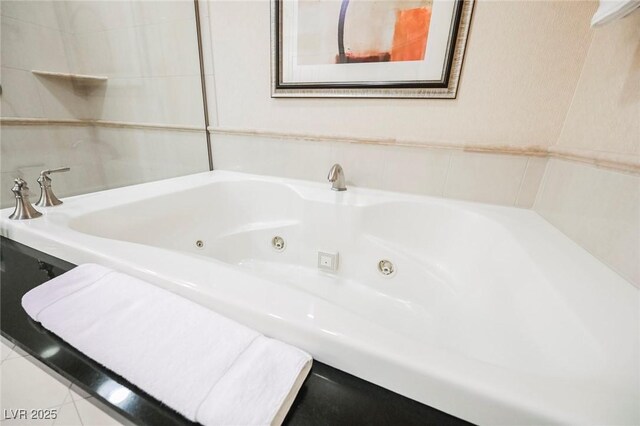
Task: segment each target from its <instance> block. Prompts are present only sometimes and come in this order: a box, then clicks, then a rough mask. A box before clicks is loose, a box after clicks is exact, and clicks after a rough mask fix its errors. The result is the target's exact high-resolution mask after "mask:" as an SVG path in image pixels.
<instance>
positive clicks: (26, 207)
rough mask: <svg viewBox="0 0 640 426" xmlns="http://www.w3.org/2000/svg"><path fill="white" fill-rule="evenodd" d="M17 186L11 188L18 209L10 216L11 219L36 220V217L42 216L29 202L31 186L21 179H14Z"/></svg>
mask: <svg viewBox="0 0 640 426" xmlns="http://www.w3.org/2000/svg"><path fill="white" fill-rule="evenodd" d="M14 182H15V185H13V188H11V191H12V192H13V193H14V194H15V196H16V208H15V210H14V211H13V213H11V216H9V219H12V220H24V219H35V218H36V217H40V216H42V213H40V212H39V211H38V210H36V209H34V208H33V206H32V205H31V202H29V186H28V185H27V182H25V181H24V180H22V179H21V178H16V179H14Z"/></svg>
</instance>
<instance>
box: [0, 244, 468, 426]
mask: <svg viewBox="0 0 640 426" xmlns="http://www.w3.org/2000/svg"><path fill="white" fill-rule="evenodd" d="M0 238H1V246H0V262H1V264H0V265H1V266H0V303H1V305H0V328H1V330H2V336H3V337H5V338H6V339H8V340H10V341H11V342H13V343H15V344H16V345H17V346H18V347H19V348H21V349H22V350H24V351H26V352H27V353H29V354H30V355H32V356H33V357H34V358H35V359H37V360H39V361H40V362H42V363H43V364H44V365H45V366H46V367H48V368H50V369H51V370H53V371H54V372H55V375H59V376H60V377H61V378H62V380H68V381H69V382H70V383H71V384H72V386H73V387H74V388H77V389H79V390H80V391H84V392H86V393H88V394H90V395H92V396H94V397H96V399H97V400H98V401H101V402H102V403H104V404H105V406H106V408H107V409H108V410H109V411H111V410H112V412H111V413H112V414H113V415H115V416H116V417H120V416H122V417H123V418H124V419H127V420H129V421H131V422H132V423H134V424H140V425H191V424H195V423H193V422H191V421H189V420H187V419H185V418H184V417H183V416H181V415H180V414H178V413H176V412H175V411H173V410H172V409H170V408H169V407H167V406H166V405H164V404H162V403H161V402H159V401H158V400H156V399H154V398H153V397H151V396H150V395H148V394H147V393H145V392H144V391H143V390H141V389H139V388H137V387H136V386H135V385H133V384H131V383H129V382H128V381H126V380H125V379H123V378H122V377H120V376H118V375H117V374H115V373H113V372H112V371H110V370H108V369H107V368H105V367H103V366H101V365H99V364H98V363H96V362H94V361H93V360H91V359H90V358H88V357H86V356H84V355H83V354H82V353H80V352H79V351H77V350H76V349H74V348H73V347H72V346H70V345H68V344H67V343H65V342H64V341H63V340H61V339H59V338H58V337H57V336H55V335H54V334H53V333H51V332H49V331H47V330H45V329H44V328H42V327H41V326H40V325H39V324H38V323H36V322H34V321H32V320H31V319H30V318H29V317H28V315H27V314H26V312H25V311H24V310H23V309H22V306H21V304H20V300H21V298H22V295H24V294H25V293H26V292H27V291H29V290H30V289H32V288H34V287H36V286H38V285H40V284H42V283H43V282H45V281H47V280H49V279H51V278H53V277H55V276H58V275H60V274H62V273H64V272H66V271H68V270H70V269H72V268H73V267H74V266H75V265H73V264H71V263H68V262H65V261H63V260H60V259H58V258H55V257H53V256H50V255H47V254H45V253H42V252H39V251H37V250H34V249H32V248H30V247H27V246H24V245H22V244H20V243H17V242H15V241H12V240H9V239H7V238H4V237H0ZM120 388H126V389H128V390H129V391H130V392H129V393H128V396H127V397H126V398H125V399H124V400H123V401H119V402H118V401H113V402H110V401H109V397H110V395H113V393H114V391H115V390H117V389H120ZM33 408H38V407H33ZM103 408H104V407H103ZM284 424H286V425H326V424H331V425H350V426H352V425H365V424H366V425H468V424H469V423H467V422H465V421H464V420H460V419H458V418H456V417H453V416H450V415H448V414H446V413H443V412H442V411H439V410H437V409H435V408H432V407H429V406H426V405H423V404H420V403H419V402H416V401H413V400H411V399H408V398H405V397H403V396H401V395H398V394H396V393H394V392H391V391H389V390H386V389H384V388H381V387H379V386H376V385H374V384H372V383H369V382H367V381H364V380H362V379H359V378H357V377H355V376H352V375H350V374H347V373H345V372H343V371H340V370H337V369H335V368H332V367H330V366H328V365H325V364H322V363H320V362H318V361H314V363H313V367H312V369H311V373H310V374H309V377H308V378H307V380H306V381H305V383H304V384H303V386H302V388H301V390H300V392H299V394H298V396H297V398H296V400H295V402H294V403H293V406H292V407H291V410H290V411H289V414H288V415H287V417H286V419H285V422H284Z"/></svg>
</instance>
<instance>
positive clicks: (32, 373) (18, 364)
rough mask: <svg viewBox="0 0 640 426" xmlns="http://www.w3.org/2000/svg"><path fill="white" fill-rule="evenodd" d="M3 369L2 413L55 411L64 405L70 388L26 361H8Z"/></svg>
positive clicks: (21, 359) (0, 387) (20, 359)
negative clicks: (11, 411) (12, 411)
mask: <svg viewBox="0 0 640 426" xmlns="http://www.w3.org/2000/svg"><path fill="white" fill-rule="evenodd" d="M0 368H1V369H2V383H0V397H1V399H0V401H1V403H0V404H1V406H2V407H1V408H2V409H18V408H24V409H27V410H29V409H46V408H53V407H57V406H59V405H61V404H62V402H63V401H64V399H65V398H66V397H67V395H68V389H67V386H65V385H63V384H61V383H60V382H58V381H57V380H56V379H54V378H53V377H51V376H50V375H49V374H47V373H46V372H44V371H42V370H41V369H39V368H38V367H36V366H35V365H33V364H32V363H30V362H29V361H28V360H26V359H25V358H23V357H20V358H13V359H7V360H5V361H4V362H3V363H2V366H1V367H0ZM40 424H42V422H40ZM49 424H51V422H49ZM3 425H4V422H3Z"/></svg>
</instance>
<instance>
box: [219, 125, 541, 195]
mask: <svg viewBox="0 0 640 426" xmlns="http://www.w3.org/2000/svg"><path fill="white" fill-rule="evenodd" d="M212 141H213V153H214V156H213V162H214V168H216V169H224V170H235V171H243V172H248V173H258V174H267V175H274V176H283V177H290V178H294V179H306V180H313V181H318V182H326V177H327V173H328V171H329V168H330V167H331V165H332V164H333V163H335V162H339V163H340V164H341V165H342V166H343V168H344V170H345V175H346V179H347V185H352V186H358V187H368V188H377V189H384V190H389V191H399V192H410V193H415V194H423V195H434V196H440V197H450V198H458V199H464V200H470V201H480V202H487V203H495V204H502V205H509V206H518V207H531V206H532V205H533V202H534V199H535V195H536V190H537V188H538V185H539V183H540V180H541V179H542V172H543V170H544V166H545V164H546V161H547V160H546V158H539V157H527V156H521V155H495V154H485V153H475V152H464V151H461V150H451V149H430V148H424V147H406V146H393V145H378V144H362V143H347V142H333V141H326V140H325V141H314V140H301V139H289V138H287V139H284V138H278V137H261V136H251V135H229V134H214V135H213V138H212Z"/></svg>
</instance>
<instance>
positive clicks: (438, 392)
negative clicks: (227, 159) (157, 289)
mask: <svg viewBox="0 0 640 426" xmlns="http://www.w3.org/2000/svg"><path fill="white" fill-rule="evenodd" d="M329 188H330V186H329V184H317V183H309V182H301V181H293V180H285V179H278V178H269V177H262V176H253V175H245V174H239V173H231V172H220V171H217V172H210V173H202V174H198V175H192V176H186V177H182V178H176V179H170V180H165V181H160V182H153V183H148V184H144V185H137V186H132V187H127V188H120V189H116V190H110V191H104V192H99V193H94V194H88V195H83V196H78V197H73V198H68V199H66V200H65V203H64V204H63V205H62V206H58V207H54V208H49V209H42V210H44V213H45V214H44V216H43V217H41V218H38V219H34V220H30V221H10V220H8V219H7V216H8V215H9V214H10V213H11V211H12V209H5V210H3V211H2V212H1V219H0V220H1V230H2V235H4V236H6V237H9V238H12V239H14V240H16V241H19V242H22V243H24V244H27V245H29V246H31V247H34V248H36V249H39V250H42V251H45V252H47V253H50V254H52V255H54V256H57V257H60V258H62V259H65V260H68V261H71V262H74V263H82V262H97V263H101V264H103V265H107V266H111V267H114V268H116V269H119V270H121V271H124V272H128V273H130V274H132V275H135V276H138V277H141V278H143V279H146V280H148V281H151V282H154V283H156V284H158V285H160V286H162V287H164V288H167V289H169V290H171V291H173V292H176V293H179V294H181V295H184V296H185V297H188V298H189V299H192V300H194V301H196V302H198V303H201V304H203V305H205V306H208V307H210V308H211V309H214V310H216V311H218V312H221V313H223V314H225V315H227V316H229V317H232V318H234V319H236V320H237V321H239V322H242V323H244V324H247V325H249V326H252V327H254V328H255V329H257V330H259V331H261V332H263V333H265V334H267V335H270V336H273V337H276V338H279V339H281V340H284V341H286V342H289V343H292V344H295V345H298V346H300V347H301V348H304V349H306V350H308V351H309V352H310V353H311V354H313V356H314V357H315V358H316V359H318V360H320V361H322V362H325V363H327V364H330V365H332V366H335V367H337V368H339V369H342V370H344V371H347V372H349V373H352V374H354V375H357V376H359V377H362V378H364V379H366V380H369V381H371V382H374V383H377V384H379V385H381V386H384V387H386V388H388V389H391V390H394V391H396V392H398V393H400V394H403V395H406V396H408V397H410V398H413V399H416V400H418V401H421V402H423V403H426V404H429V405H431V406H433V407H436V408H439V409H441V410H443V411H446V412H448V413H451V414H453V415H456V416H459V417H462V418H464V419H467V420H470V421H472V422H476V423H480V424H492V425H493V424H547V423H554V424H558V423H567V424H636V425H637V424H639V423H640V407H639V405H638V404H639V402H638V401H640V388H639V387H640V373H639V369H640V366H639V364H640V349H639V346H640V344H639V340H640V326H639V323H640V316H639V306H640V296H639V292H638V289H637V288H635V287H633V286H632V285H631V284H630V283H629V282H627V281H625V280H624V279H623V278H621V277H620V276H618V275H617V274H616V273H614V272H613V271H612V270H610V269H609V268H607V267H606V266H605V265H603V264H602V263H600V262H599V261H598V260H596V259H595V258H594V257H593V256H591V255H590V254H589V253H587V252H586V251H584V250H583V249H581V248H580V247H579V246H577V245H576V244H574V243H573V242H572V241H571V240H569V239H568V238H566V237H565V236H564V235H563V234H561V233H560V232H559V231H558V230H556V229H555V228H553V227H552V226H551V225H549V224H548V223H547V222H545V221H544V220H543V219H542V218H540V217H539V216H538V215H537V214H536V213H534V212H532V211H529V210H521V209H515V208H507V207H497V206H490V205H484V204H475V203H466V202H459V201H451V200H445V199H438V198H430V197H419V196H411V195H403V194H394V193H388V192H382V191H373V190H364V189H357V188H349V190H348V191H346V192H333V191H331V190H330V189H329ZM274 236H280V237H282V238H283V239H284V241H285V244H286V245H285V249H284V250H282V251H277V250H275V249H274V248H273V246H272V238H273V237H274ZM197 241H202V242H203V244H204V246H203V247H202V248H199V247H197V245H196V242H197ZM318 251H324V252H337V253H339V268H338V270H337V271H336V272H335V273H332V272H324V271H321V270H319V269H318V267H317V261H318ZM383 259H384V260H389V261H391V262H392V263H393V264H394V266H395V272H394V273H393V274H392V275H389V276H384V275H383V274H381V273H380V271H379V270H378V262H379V261H380V260H383Z"/></svg>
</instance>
